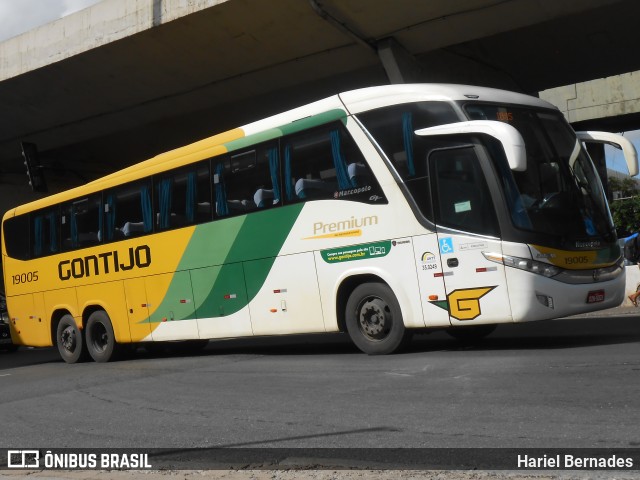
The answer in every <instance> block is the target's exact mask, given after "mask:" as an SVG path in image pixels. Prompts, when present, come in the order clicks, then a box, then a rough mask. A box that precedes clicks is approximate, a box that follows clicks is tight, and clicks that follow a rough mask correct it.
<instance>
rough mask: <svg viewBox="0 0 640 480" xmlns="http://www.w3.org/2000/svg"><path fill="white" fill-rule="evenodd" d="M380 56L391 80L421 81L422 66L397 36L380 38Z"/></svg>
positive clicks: (397, 81)
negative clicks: (400, 42)
mask: <svg viewBox="0 0 640 480" xmlns="http://www.w3.org/2000/svg"><path fill="white" fill-rule="evenodd" d="M376 47H377V49H378V57H379V58H380V61H381V62H382V66H383V67H384V70H385V72H386V73H387V77H389V82H391V83H413V82H418V81H420V77H421V73H422V67H421V66H420V64H419V63H418V61H417V60H416V59H415V58H414V57H413V55H411V54H410V53H409V52H408V51H407V50H406V49H405V48H404V47H403V46H402V45H400V44H399V43H398V42H397V41H396V39H395V38H393V37H389V38H385V39H383V40H380V41H379V42H378V43H377V45H376Z"/></svg>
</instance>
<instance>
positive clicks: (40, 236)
mask: <svg viewBox="0 0 640 480" xmlns="http://www.w3.org/2000/svg"><path fill="white" fill-rule="evenodd" d="M59 251H60V211H59V209H58V208H57V207H54V208H51V209H48V210H38V211H36V212H33V213H32V214H31V254H32V256H34V257H42V256H44V255H51V254H53V253H58V252H59Z"/></svg>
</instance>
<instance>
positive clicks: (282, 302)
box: [2, 84, 638, 363]
mask: <svg viewBox="0 0 640 480" xmlns="http://www.w3.org/2000/svg"><path fill="white" fill-rule="evenodd" d="M586 141H595V142H602V143H609V144H614V145H616V146H617V147H618V148H621V149H622V150H623V152H624V154H625V158H626V160H627V163H628V167H629V173H630V174H631V175H635V174H637V172H638V165H637V155H636V151H635V149H634V147H633V146H632V144H630V143H629V142H628V140H626V139H625V138H623V137H621V136H618V135H614V134H609V133H604V132H600V133H598V132H582V133H578V134H577V135H576V133H575V132H574V131H573V130H572V129H571V127H570V126H569V125H568V123H567V122H566V121H565V120H564V118H563V116H562V115H561V113H560V112H559V111H558V110H557V109H556V108H555V107H553V106H552V105H550V104H548V103H546V102H544V101H542V100H540V99H538V98H534V97H530V96H526V95H521V94H517V93H512V92H507V91H501V90H495V89H489V88H482V87H474V86H462V85H438V84H433V85H432V84H416V85H392V86H381V87H372V88H365V89H360V90H355V91H350V92H346V93H341V94H338V95H335V96H332V97H329V98H326V99H324V100H320V101H317V102H315V103H311V104H309V105H305V106H303V107H299V108H296V109H294V110H291V111H288V112H285V113H282V114H279V115H275V116H272V117H270V118H267V119H264V120H260V121H257V122H255V123H250V124H248V125H245V126H243V127H240V128H237V129H234V130H229V131H226V132H224V133H221V134H219V135H215V136H213V137H210V138H206V139H204V140H201V141H199V142H196V143H194V144H191V145H188V146H185V147H182V148H178V149H176V150H173V151H170V152H168V153H164V154H161V155H158V156H156V157H154V158H152V159H150V160H147V161H144V162H142V163H139V164H137V165H134V166H131V167H128V168H126V169H124V170H121V171H119V172H116V173H113V174H111V175H108V176H106V177H104V178H101V179H99V180H96V181H93V182H91V183H88V184H86V185H83V186H80V187H77V188H74V189H72V190H68V191H65V192H63V193H58V194H55V195H52V196H50V197H48V198H44V199H41V200H37V201H35V202H32V203H29V204H27V205H23V206H20V207H17V208H15V209H13V210H11V211H9V212H8V213H7V214H6V215H5V216H4V219H3V224H2V231H3V236H2V259H3V262H4V276H5V285H6V295H7V304H8V310H9V316H10V323H11V335H12V337H13V341H14V343H16V344H19V345H30V346H49V345H56V346H57V348H58V350H59V352H60V355H61V357H62V358H63V359H64V360H65V361H66V362H69V363H74V362H77V361H80V360H82V359H84V358H88V357H89V356H90V357H91V358H93V360H95V361H98V362H104V361H109V360H110V359H113V358H115V356H116V354H117V353H118V352H119V351H120V350H121V349H122V347H123V346H124V345H125V344H141V343H145V342H168V341H171V342H176V341H193V342H192V343H195V344H197V343H199V344H202V343H203V342H206V341H208V340H209V339H219V338H235V337H243V336H251V335H254V336H267V335H285V334H298V333H312V332H338V331H345V332H348V334H349V336H350V338H351V339H352V340H353V342H354V343H355V345H356V346H357V347H358V348H359V349H361V350H362V351H364V352H366V353H368V354H386V353H391V352H394V351H396V350H397V349H398V348H400V347H401V346H403V345H404V344H405V343H406V341H407V339H408V338H409V337H410V336H411V334H412V333H413V332H415V331H417V330H420V329H422V330H425V329H447V331H448V332H450V333H451V334H452V335H454V336H467V337H472V336H476V337H480V336H484V335H486V334H488V333H490V331H491V330H492V329H493V328H494V326H495V325H496V324H499V323H505V322H524V321H530V320H542V319H551V318H557V317H561V316H565V315H571V314H577V313H581V312H587V311H592V310H597V309H603V308H608V307H613V306H616V305H619V304H620V303H621V301H622V299H623V296H624V286H625V276H624V269H623V258H622V255H621V252H620V248H619V246H618V243H617V241H616V234H615V229H614V225H613V222H612V219H611V215H610V212H609V208H608V205H607V201H606V198H605V194H604V190H603V186H602V184H601V181H600V179H599V176H598V174H597V173H596V169H595V167H594V165H593V163H592V161H591V159H590V158H589V156H588V154H587V153H586V150H585V148H584V145H583V142H586ZM576 325H579V324H578V323H577V324H576Z"/></svg>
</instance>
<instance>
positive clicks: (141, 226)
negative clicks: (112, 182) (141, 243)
mask: <svg viewBox="0 0 640 480" xmlns="http://www.w3.org/2000/svg"><path fill="white" fill-rule="evenodd" d="M150 183H151V182H149V181H148V180H146V181H143V182H136V183H132V184H128V185H125V186H123V187H120V188H116V189H113V190H109V191H107V192H105V193H104V221H103V225H104V230H105V236H104V241H107V242H111V241H113V240H120V239H123V238H127V237H136V236H139V235H144V234H147V233H151V232H152V231H153V212H152V205H151V185H150Z"/></svg>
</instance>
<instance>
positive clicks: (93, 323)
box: [85, 310, 119, 362]
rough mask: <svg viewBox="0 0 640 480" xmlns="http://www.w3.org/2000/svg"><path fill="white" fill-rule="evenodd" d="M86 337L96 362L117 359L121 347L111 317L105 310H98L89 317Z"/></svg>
mask: <svg viewBox="0 0 640 480" xmlns="http://www.w3.org/2000/svg"><path fill="white" fill-rule="evenodd" d="M85 336H86V339H87V350H89V355H91V358H93V359H94V360H95V361H96V362H108V361H109V360H114V359H115V358H116V357H117V353H118V351H119V349H118V347H119V345H118V343H117V342H116V337H115V335H114V333H113V326H112V325H111V320H110V319H109V315H107V312H105V311H104V310H96V311H95V312H93V313H92V314H91V315H89V319H88V320H87V327H86V331H85Z"/></svg>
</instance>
